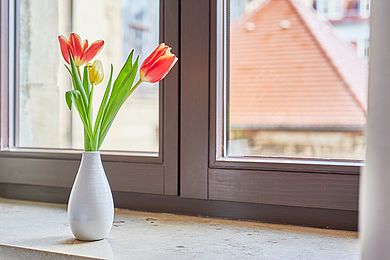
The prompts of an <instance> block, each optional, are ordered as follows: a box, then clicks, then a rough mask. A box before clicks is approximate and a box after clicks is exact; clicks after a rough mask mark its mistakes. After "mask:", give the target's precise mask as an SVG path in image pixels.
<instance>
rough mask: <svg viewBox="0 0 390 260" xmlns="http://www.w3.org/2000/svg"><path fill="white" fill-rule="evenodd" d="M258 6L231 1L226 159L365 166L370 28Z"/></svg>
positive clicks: (281, 4)
mask: <svg viewBox="0 0 390 260" xmlns="http://www.w3.org/2000/svg"><path fill="white" fill-rule="evenodd" d="M257 2H258V6H257V7H256V9H250V8H247V3H246V2H245V1H240V0H233V1H231V2H230V3H231V5H230V13H231V14H234V17H231V16H230V25H229V27H228V28H227V29H226V30H228V31H229V33H230V36H229V40H228V46H229V48H228V49H229V53H228V54H227V58H228V63H227V65H226V66H227V68H226V69H227V75H228V81H227V84H226V90H225V91H226V105H225V117H226V119H227V120H226V138H227V140H226V144H227V147H226V151H225V152H224V153H225V155H226V156H233V157H237V156H238V157H240V156H265V157H290V158H317V159H354V160H361V159H364V153H365V137H364V131H363V130H364V126H365V122H366V115H367V107H366V103H367V100H366V99H367V84H368V81H367V74H368V70H367V64H366V60H365V58H366V56H365V46H363V45H364V43H366V42H367V41H368V32H367V30H368V28H367V27H368V21H364V22H362V21H356V22H353V21H352V22H351V21H350V22H348V23H340V22H337V23H331V24H330V25H329V23H328V22H327V21H324V20H323V19H321V18H320V17H319V16H317V15H316V11H315V10H314V9H312V8H311V6H310V5H307V4H305V2H304V1H266V2H264V1H257ZM320 2H321V1H318V4H319V3H320ZM325 2H326V1H325ZM325 2H324V3H323V4H325ZM326 3H327V4H329V5H330V4H332V5H334V6H339V5H340V6H342V4H343V1H341V0H340V1H328V2H326ZM349 4H350V5H352V3H349ZM236 8H237V10H234V9H236ZM246 10H247V11H246ZM330 22H331V21H330ZM362 38H363V39H365V40H360V39H362ZM355 39H359V40H355ZM353 41H355V42H357V43H358V44H357V49H355V48H353V47H352V46H350V42H353ZM360 44H361V45H362V46H360ZM360 48H361V49H360ZM357 74H358V75H359V76H356V75H357Z"/></svg>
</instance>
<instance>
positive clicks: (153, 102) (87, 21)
mask: <svg viewBox="0 0 390 260" xmlns="http://www.w3.org/2000/svg"><path fill="white" fill-rule="evenodd" d="M43 7H44V9H45V12H42V8H43ZM167 10H169V15H167ZM1 14H2V15H1V19H2V31H1V33H2V37H1V68H2V70H1V83H2V85H1V91H0V96H1V110H0V111H1V117H0V119H1V148H2V150H1V151H0V165H1V171H2V172H4V173H7V174H5V175H2V174H1V176H0V183H7V182H8V181H10V180H11V179H13V180H15V181H12V180H11V182H12V183H14V184H15V185H38V186H44V187H57V188H69V187H70V186H71V185H72V183H73V181H74V177H75V174H76V169H77V167H78V165H79V163H80V155H81V149H80V148H82V136H81V135H82V128H81V123H80V122H79V118H78V116H77V114H76V113H75V112H70V111H69V110H68V109H67V106H66V104H65V100H64V93H65V90H67V89H69V88H70V87H71V82H70V79H69V77H68V75H67V74H66V69H65V68H64V67H63V63H64V61H63V59H62V57H61V54H60V51H59V44H58V41H57V36H58V35H59V34H62V35H68V34H69V32H71V31H75V32H77V33H79V34H80V35H81V36H82V38H88V39H89V40H90V41H95V40H98V39H104V40H105V45H106V46H105V48H104V49H103V50H102V51H101V52H100V53H99V54H98V56H97V58H98V59H101V60H102V61H103V64H109V63H108V62H113V65H114V77H115V76H116V74H117V73H118V72H119V70H120V68H121V67H122V65H123V62H124V59H125V58H126V57H127V55H128V53H129V52H130V50H131V49H133V48H135V52H136V53H137V54H139V55H140V59H141V61H142V60H143V59H144V58H145V57H146V56H147V55H148V54H149V53H150V52H151V51H152V50H153V49H154V48H155V47H156V46H157V44H158V43H159V42H165V43H167V44H168V45H170V46H171V47H172V49H173V50H175V51H174V53H175V54H177V53H178V52H179V50H180V49H179V38H178V37H179V35H178V31H179V4H178V2H177V1H175V0H167V1H165V0H161V1H159V0H148V1H142V2H141V1H134V0H120V1H112V2H111V1H100V2H96V1H72V0H66V1H65V0H64V1H63V0H61V1H60V0H58V1H51V0H50V1H49V0H48V1H46V0H45V1H36V0H33V1H27V0H18V1H2V2H1ZM106 66H107V65H106ZM104 69H105V74H106V78H105V81H103V83H102V85H105V83H106V81H107V74H108V71H107V70H108V67H106V68H104ZM178 71H179V68H178V66H176V67H175V68H173V70H171V73H170V74H169V75H168V77H166V78H165V79H164V80H163V81H161V82H160V83H159V84H144V86H142V88H139V89H137V92H135V93H134V95H133V96H132V98H131V99H130V100H128V102H127V103H126V104H125V106H124V107H122V110H121V112H120V113H119V114H118V116H117V118H116V122H115V123H114V125H113V127H112V129H111V131H110V133H109V136H108V138H107V139H106V141H105V144H103V148H102V159H103V162H104V166H105V169H106V172H107V175H108V178H109V179H110V184H111V188H112V190H113V191H114V192H143V193H153V194H169V195H177V193H178V185H177V182H178V172H177V168H178V167H177V165H178V162H177V160H178V147H177V145H178V102H179V96H178V93H179V92H178V83H179V81H178V79H179V77H178ZM99 87H100V85H98V86H96V89H95V93H96V95H95V98H96V99H100V98H101V97H102V94H103V91H104V90H103V88H104V87H103V86H102V87H101V89H99ZM138 90H139V91H138ZM94 109H97V108H94ZM9 178H10V179H9Z"/></svg>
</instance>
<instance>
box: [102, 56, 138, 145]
mask: <svg viewBox="0 0 390 260" xmlns="http://www.w3.org/2000/svg"><path fill="white" fill-rule="evenodd" d="M129 56H130V55H129ZM138 61H139V56H138V57H137V59H136V60H135V62H134V63H132V64H131V66H129V65H128V64H127V62H126V63H125V65H124V66H123V67H127V68H126V69H124V68H122V70H121V73H120V74H119V75H118V77H119V76H120V77H121V80H116V81H115V82H121V83H120V85H117V88H116V89H115V90H116V92H115V93H114V88H115V83H114V87H113V93H112V94H111V97H110V99H109V101H108V106H107V108H106V110H105V113H104V115H103V121H102V126H101V131H99V139H98V148H99V147H100V145H101V144H102V143H103V140H104V138H105V136H106V134H107V133H108V130H109V129H110V127H111V125H112V123H113V121H114V119H115V117H116V115H117V114H118V112H119V110H120V108H121V107H122V105H123V103H124V102H125V101H126V100H127V98H128V97H129V96H130V95H131V93H132V92H133V91H134V90H135V88H136V87H137V86H138V85H139V84H140V81H139V82H138V83H137V84H136V85H134V86H133V84H134V80H135V77H136V75H137V72H138ZM130 67H131V69H130V70H128V68H130ZM123 73H127V75H125V77H123V75H122V74H123ZM117 79H118V78H117ZM134 87H135V88H134Z"/></svg>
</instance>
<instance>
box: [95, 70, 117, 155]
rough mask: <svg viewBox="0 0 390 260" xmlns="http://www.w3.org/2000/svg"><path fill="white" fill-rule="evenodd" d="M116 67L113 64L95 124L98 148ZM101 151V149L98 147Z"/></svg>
mask: <svg viewBox="0 0 390 260" xmlns="http://www.w3.org/2000/svg"><path fill="white" fill-rule="evenodd" d="M113 70H114V67H113V66H112V64H111V69H110V78H109V80H108V83H107V86H106V90H105V92H104V96H103V99H102V102H101V103H100V107H99V111H98V115H97V117H96V122H95V127H94V131H93V133H94V142H95V145H96V146H98V143H99V136H100V129H101V124H102V119H103V114H104V112H105V110H106V108H107V104H108V99H109V97H110V95H111V89H112V73H113ZM97 149H99V147H97Z"/></svg>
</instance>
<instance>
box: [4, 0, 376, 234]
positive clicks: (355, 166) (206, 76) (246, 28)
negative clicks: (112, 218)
mask: <svg viewBox="0 0 390 260" xmlns="http://www.w3.org/2000/svg"><path fill="white" fill-rule="evenodd" d="M13 2H14V1H2V8H3V9H2V13H3V12H4V10H7V8H4V5H5V4H10V8H9V13H8V12H6V14H9V15H10V17H9V18H10V19H7V18H6V17H4V15H3V16H2V19H3V20H2V25H3V26H4V27H7V25H6V23H7V22H9V23H10V24H9V25H10V26H9V28H8V27H7V30H5V31H4V30H3V31H2V37H1V44H2V45H1V46H2V48H1V54H2V55H1V56H0V57H1V64H2V68H6V69H3V70H1V71H0V72H1V73H2V74H1V78H0V79H1V82H2V88H1V92H0V94H1V101H2V102H1V111H0V112H1V117H0V120H1V122H2V124H1V129H0V130H1V137H2V139H1V140H2V149H3V150H2V151H1V152H0V172H1V173H0V195H1V192H2V191H1V188H2V187H4V185H3V184H5V185H6V186H7V187H8V189H7V190H10V189H11V188H12V190H15V193H16V192H21V193H23V192H27V190H30V191H31V190H39V193H38V195H39V194H47V196H49V194H51V192H53V191H55V192H58V193H61V194H62V196H63V198H67V195H66V191H67V190H66V189H69V187H70V186H71V185H72V182H73V180H74V175H75V174H76V172H75V171H76V169H77V166H78V164H79V158H80V150H77V148H80V136H78V135H77V134H76V132H77V131H78V130H77V129H78V127H80V126H79V125H78V124H79V123H78V121H77V117H76V116H75V115H72V114H70V113H69V111H67V108H66V106H65V104H61V102H63V96H62V95H63V90H64V89H65V88H68V87H69V86H70V85H67V86H59V82H65V80H61V81H60V80H59V79H58V77H60V76H61V77H63V78H65V77H66V75H65V72H64V71H63V69H62V65H61V62H62V60H61V57H60V55H59V53H58V52H57V51H56V50H55V49H56V48H58V46H57V42H56V39H55V36H56V35H57V34H59V33H63V34H66V33H67V32H69V31H71V30H75V31H78V32H80V34H82V35H83V36H84V37H88V38H89V39H92V40H95V39H98V38H100V37H101V36H100V35H101V34H104V36H103V37H105V39H107V41H113V42H112V43H110V42H107V46H111V45H115V46H119V47H117V48H115V50H113V48H105V49H104V50H103V52H102V53H100V54H99V58H101V59H108V57H109V58H110V60H115V64H114V65H115V68H116V71H117V69H118V67H119V66H120V65H121V64H122V61H123V59H124V55H125V53H126V52H127V51H128V50H129V49H130V48H133V47H134V48H136V49H137V51H138V52H139V53H141V56H142V55H144V54H145V53H148V52H149V48H151V47H149V46H148V45H147V44H146V43H150V42H151V43H156V42H162V41H164V42H166V43H167V44H169V45H171V46H172V47H173V50H175V51H174V53H175V54H177V55H178V57H179V63H178V64H177V66H175V68H174V69H173V71H171V73H170V74H169V76H168V77H167V78H166V79H165V80H164V81H163V82H161V84H160V85H159V86H151V85H149V86H144V87H143V89H140V90H142V91H139V92H138V93H137V95H136V96H134V98H133V99H132V100H130V102H128V106H129V111H127V110H126V111H125V110H124V111H122V115H121V117H118V118H117V126H116V127H117V128H116V129H113V131H111V138H112V139H111V140H110V139H107V140H106V147H105V149H107V150H109V151H104V152H103V160H104V166H105V169H106V171H107V174H108V179H109V181H110V184H111V187H112V190H113V192H114V197H116V199H115V203H116V206H119V207H129V206H131V205H141V204H142V205H141V208H142V209H147V210H149V209H150V210H156V209H157V210H162V209H167V210H171V209H172V210H174V209H178V208H181V210H179V211H180V212H188V209H189V208H191V212H196V210H195V209H197V210H199V212H203V213H204V214H208V215H210V214H211V215H212V214H221V215H222V216H223V215H224V214H225V213H224V212H227V211H225V210H226V205H228V206H229V207H230V206H233V207H232V209H233V211H234V210H235V209H237V208H235V207H236V206H238V205H239V207H240V208H241V207H244V208H245V207H248V208H247V209H248V211H246V212H249V213H248V214H249V215H250V214H252V213H253V212H256V213H253V215H252V217H256V218H257V217H258V219H267V220H272V221H276V222H280V221H282V222H284V223H295V224H299V223H300V224H303V223H304V222H305V221H306V220H307V219H311V220H313V221H315V222H316V223H317V224H318V226H329V225H330V226H334V225H331V224H329V222H330V221H333V220H334V221H335V222H333V223H336V222H338V223H339V224H340V225H341V226H342V225H344V226H345V223H348V227H349V228H354V227H356V223H357V218H356V214H357V204H358V187H359V171H360V170H359V167H360V166H362V164H363V162H362V159H364V156H363V151H364V145H365V143H364V134H363V132H362V131H361V129H362V127H363V126H364V123H365V116H366V115H365V114H364V111H365V106H364V105H365V100H366V98H365V92H364V91H361V92H360V90H362V89H363V88H366V87H367V86H366V83H364V84H363V83H362V82H364V80H362V79H361V78H359V77H354V78H351V77H348V75H350V74H349V73H353V74H354V75H358V76H361V77H365V75H366V71H363V72H362V71H360V69H362V68H363V67H364V66H366V63H367V59H364V57H359V55H357V54H356V50H358V49H359V48H360V47H359V42H361V40H364V39H366V40H367V43H368V40H369V37H368V24H367V23H366V22H368V20H367V19H366V20H367V21H365V20H364V23H363V24H364V26H363V28H364V33H362V34H361V35H359V37H355V36H356V35H349V34H347V32H352V31H355V30H358V31H359V30H360V29H359V26H357V24H352V25H351V24H347V23H342V22H341V20H338V21H335V20H332V19H331V18H329V19H330V20H328V21H326V20H323V19H324V18H323V17H321V16H320V15H318V14H317V13H316V10H317V11H318V10H320V9H314V8H313V6H314V7H315V5H316V4H317V6H318V5H320V1H310V0H283V1H282V0H269V1H259V0H230V1H229V0H218V1H208V0H201V1H198V0H188V1H178V0H153V1H152V0H150V1H130V0H127V1H125V0H122V1H113V2H111V1H100V2H101V3H100V2H99V3H95V2H94V5H96V6H97V7H96V8H97V10H96V13H92V12H90V13H88V14H85V13H84V12H83V10H86V7H85V5H87V4H86V3H90V2H88V1H87V2H84V1H54V2H53V1H49V0H47V1H46V0H45V6H46V7H47V8H48V10H51V11H50V12H51V14H49V13H48V14H46V13H45V14H43V15H41V16H40V15H37V13H38V11H35V12H33V13H32V12H31V10H32V9H31V8H32V6H33V5H34V4H37V3H38V1H36V0H33V1H26V0H20V4H19V5H16V6H13ZM39 3H40V4H41V3H43V2H41V1H39ZM41 5H43V4H41ZM335 5H337V6H339V5H340V3H339V2H338V3H336V4H335ZM103 6H104V8H103ZM151 6H152V8H150V7H151ZM14 8H16V9H14ZM331 9H332V8H331V6H329V10H331ZM28 10H30V11H28ZM59 10H61V12H59ZM264 11H267V12H264ZM23 12H24V13H23ZM22 13H23V15H21V14H22ZM25 13H27V14H25ZM39 14H40V13H39ZM46 15H47V16H49V17H50V18H51V19H57V20H56V21H53V22H52V24H53V27H52V28H51V25H47V24H46V23H43V21H45V19H46V18H47V17H46ZM87 15H88V17H90V16H91V15H92V16H93V17H92V18H89V19H84V16H87ZM13 16H16V17H13ZM95 17H97V20H99V21H100V22H98V24H99V25H100V26H99V27H98V29H96V30H93V28H95V27H94V26H95V25H94V22H95V21H94V20H95ZM13 18H16V19H13ZM41 18H42V19H41ZM28 19H30V20H31V21H32V20H34V19H35V20H34V21H33V22H32V23H30V22H29V21H28ZM14 20H16V21H18V24H16V28H15V27H14V26H15V25H14V24H13V21H14ZM4 21H5V22H6V23H4ZM81 21H84V22H85V21H88V22H85V23H82V22H81ZM324 24H327V26H323V25H324ZM329 24H331V25H332V27H330V25H329ZM39 25H41V27H40V26H39ZM34 26H35V27H34ZM348 26H354V27H353V29H351V28H352V27H348ZM36 28H43V29H42V30H41V31H42V32H40V33H41V34H42V35H44V36H45V37H44V38H47V39H49V38H50V37H49V35H54V38H50V39H52V40H50V41H49V42H43V43H42V44H44V46H45V52H43V51H42V50H41V49H39V48H37V47H36V46H37V44H38V43H41V42H40V41H39V39H40V37H37V36H36V34H37V32H38V31H39V30H38V29H36ZM91 28H92V29H91ZM108 28H113V29H108ZM156 28H158V30H157V29H156ZM313 28H317V29H315V30H314V29H313ZM318 28H319V29H318ZM14 33H16V36H17V37H16V42H13V39H14V37H13V34H14ZM107 34H109V36H106V35H107ZM278 38H279V39H281V40H283V41H281V42H278V41H277V40H278ZM7 39H8V40H7ZM8 41H9V45H8ZM351 42H356V43H357V44H356V50H354V49H353V48H352V47H351V44H350V43H351ZM33 43H34V44H33ZM314 43H317V44H316V45H315V44H314ZM326 44H331V48H329V46H327V45H326ZM19 45H20V48H19V49H20V51H19V52H17V51H16V50H18V48H17V47H18V46H19ZM254 47H257V49H256V48H254ZM346 48H347V50H348V51H346V52H345V53H344V51H345V50H346ZM46 49H47V50H46ZM330 49H332V50H334V51H335V52H333V53H330V52H329V51H330ZM49 50H50V51H49ZM110 51H111V52H110ZM15 53H16V54H18V55H19V56H16V59H13V55H14V54H15ZM42 53H43V54H42ZM340 53H342V55H345V54H348V55H350V56H349V57H348V58H351V59H352V60H353V61H354V62H355V63H357V64H359V66H358V68H357V70H356V71H351V70H349V69H350V67H349V66H346V65H345V64H344V63H343V61H345V60H344V59H340V60H339V59H337V57H336V58H335V57H334V56H337V55H338V54H340ZM8 54H9V55H10V56H9V57H10V58H9V59H8V58H7V55H8ZM44 54H45V55H48V56H45V57H46V58H47V59H48V60H50V62H53V64H52V65H50V66H49V65H48V64H46V63H44V64H38V63H36V64H35V63H34V62H35V61H36V60H39V59H40V57H42V56H44ZM335 54H336V55H335ZM50 55H51V56H53V55H55V56H53V57H51V56H50ZM109 55H111V56H109ZM49 56H50V59H49ZM363 56H364V55H363ZM111 57H112V58H111ZM286 57H288V58H289V60H283V59H282V58H286ZM304 57H306V58H305V59H304ZM340 57H341V56H340ZM340 57H339V58H340ZM342 57H344V58H345V56H342ZM33 58H34V59H33ZM307 58H310V59H313V60H310V59H309V60H307ZM331 58H333V59H334V60H332V62H334V66H333V67H332V66H330V65H329V59H331ZM13 61H15V63H16V64H15V65H17V66H15V69H14V66H13V64H12V62H13ZM32 61H34V62H32ZM28 62H29V63H28ZM46 62H47V63H49V62H48V61H46ZM31 63H32V64H31ZM318 63H320V64H321V65H323V66H322V67H325V68H326V71H323V68H322V67H321V66H318ZM116 64H119V65H116ZM313 64H314V65H315V64H317V66H314V65H313ZM8 65H10V66H8ZM360 65H362V66H360ZM354 68H355V69H356V67H354ZM14 70H15V71H14ZM38 70H43V71H44V73H41V72H40V73H36V72H35V71H38ZM49 71H53V72H52V73H49ZM294 71H295V72H296V73H294ZM14 72H15V73H14ZM360 72H362V73H360ZM14 74H15V76H16V82H15V84H13V76H14ZM7 75H10V78H7ZM42 75H44V76H45V77H48V78H50V79H51V80H52V81H50V84H52V85H53V86H54V87H50V86H46V85H48V81H46V80H44V79H43V78H42V77H43V76H42ZM53 75H54V76H53ZM7 80H9V81H10V83H11V84H10V87H9V86H8V84H7V83H4V82H7ZM329 82H330V83H331V84H329ZM254 83H256V84H255V85H254ZM23 84H25V85H26V86H27V85H28V84H32V85H34V84H35V85H34V86H36V89H35V88H27V87H26V86H24V85H23ZM359 84H362V85H363V88H360V87H361V86H362V85H359ZM354 87H356V88H354ZM39 88H45V90H47V91H51V92H54V94H50V95H49V94H48V93H45V95H47V96H50V97H55V99H53V100H51V99H50V100H49V101H46V102H48V103H47V104H45V107H44V108H47V109H46V110H49V111H51V112H53V113H56V115H57V114H58V113H59V114H60V115H61V116H62V117H63V118H61V119H59V118H58V117H55V116H53V117H50V118H48V119H47V118H46V117H44V116H40V117H38V116H37V115H38V114H39V113H37V112H36V111H35V110H38V111H40V110H42V107H43V106H42V104H41V102H39V101H37V100H38V98H39V100H41V99H42V98H43V97H42V96H38V97H37V93H35V92H34V91H37V89H39ZM59 88H63V90H62V91H61V92H60V91H59ZM266 88H268V89H266ZM27 90H31V91H30V92H29V91H27ZM7 91H10V93H8V92H7ZM32 93H34V95H32ZM13 94H15V95H13ZM14 96H15V99H14ZM9 97H10V98H9ZM97 98H98V96H97ZM324 100H325V101H324ZM25 101H28V102H25ZM34 102H35V105H33V103H34ZM324 102H325V103H324ZM14 107H15V108H16V109H15V111H14V109H13V108H14ZM126 109H127V108H126ZM60 110H61V112H58V111H60ZM62 110H63V111H62ZM340 110H342V112H343V113H342V114H340V115H339V114H338V112H339V111H340ZM8 112H9V113H8ZM344 112H348V113H349V114H348V113H347V114H344ZM45 113H46V111H45ZM141 113H142V116H139V115H141ZM44 115H45V114H44ZM141 117H142V118H141ZM54 119H57V120H58V122H61V123H63V122H65V123H66V128H63V129H62V132H60V131H59V130H58V129H59V127H58V122H57V123H56V122H53V121H50V122H51V123H50V124H49V123H48V122H49V121H46V120H54ZM138 120H141V121H142V122H140V121H138ZM316 120H317V121H316ZM318 120H320V121H318ZM336 123H337V124H336ZM15 126H16V127H15ZM135 126H137V127H139V128H137V129H136V130H135V132H137V133H140V134H142V135H143V136H136V135H135V133H134V132H132V131H130V132H131V133H130V134H129V133H127V132H126V133H125V135H124V136H122V138H121V134H122V133H123V132H122V131H126V130H128V129H130V128H132V127H135ZM29 128H30V129H29ZM64 130H66V131H64ZM53 131H54V132H53ZM115 131H116V132H115ZM34 136H36V137H34ZM39 136H40V137H39ZM37 137H39V138H37ZM48 139H53V140H54V141H53V142H52V140H48ZM8 140H9V142H8ZM118 140H119V141H118ZM133 140H135V141H134V142H133ZM123 152H124V153H123ZM135 152H139V153H135ZM151 155H152V156H151ZM53 169H55V171H54V172H53ZM2 183H3V184H2ZM25 186H28V187H29V189H26V191H25V190H24V189H23V188H19V189H18V188H15V187H25ZM13 188H15V189H13ZM22 189H23V190H22ZM45 192H46V193H45ZM64 194H65V195H64ZM151 194H152V195H151ZM30 195H31V193H30ZM33 195H35V194H32V195H31V196H33ZM38 195H37V196H38ZM161 195H173V196H161ZM135 198H136V199H135ZM137 198H138V199H139V200H138V199H137ZM188 198H190V199H188ZM194 199H197V200H194ZM234 202H240V203H239V204H235V203H234ZM134 203H135V204H134ZM230 203H231V204H230ZM210 205H211V206H210ZM212 205H219V206H221V208H219V207H215V208H214V207H213V206H212ZM211 208H212V209H211ZM254 208H256V210H255V211H252V210H253V209H254ZM210 209H211V211H210ZM215 209H217V210H215ZM264 209H267V210H264ZM192 210H194V211H192ZM204 210H206V211H204ZM291 210H294V212H299V214H298V215H299V217H297V218H296V219H293V220H292V219H291V218H290V216H291V215H290V214H289V213H290V212H291ZM328 210H329V211H328ZM323 212H326V214H325V215H321V216H326V217H322V218H317V217H318V216H319V215H320V213H323ZM259 214H260V215H259ZM294 214H295V213H294ZM298 215H294V216H298ZM224 216H228V214H226V215H224ZM236 216H237V214H236ZM281 216H282V217H281ZM316 216H317V217H316ZM298 219H299V220H298ZM343 223H344V224H343Z"/></svg>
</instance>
